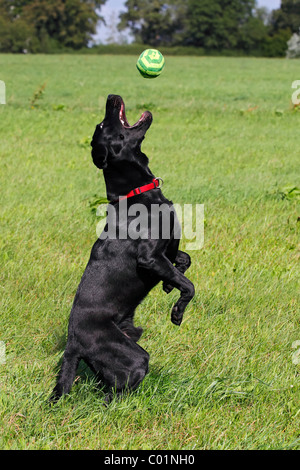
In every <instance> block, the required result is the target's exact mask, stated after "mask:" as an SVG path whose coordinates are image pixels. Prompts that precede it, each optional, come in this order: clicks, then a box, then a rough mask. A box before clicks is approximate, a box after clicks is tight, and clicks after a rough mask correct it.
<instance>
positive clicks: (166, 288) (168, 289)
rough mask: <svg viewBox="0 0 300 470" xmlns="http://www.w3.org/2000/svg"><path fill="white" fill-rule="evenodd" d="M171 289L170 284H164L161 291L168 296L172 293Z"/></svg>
mask: <svg viewBox="0 0 300 470" xmlns="http://www.w3.org/2000/svg"><path fill="white" fill-rule="evenodd" d="M173 289H174V287H173V286H171V284H165V283H163V291H164V292H165V293H166V294H170V292H172V290H173Z"/></svg>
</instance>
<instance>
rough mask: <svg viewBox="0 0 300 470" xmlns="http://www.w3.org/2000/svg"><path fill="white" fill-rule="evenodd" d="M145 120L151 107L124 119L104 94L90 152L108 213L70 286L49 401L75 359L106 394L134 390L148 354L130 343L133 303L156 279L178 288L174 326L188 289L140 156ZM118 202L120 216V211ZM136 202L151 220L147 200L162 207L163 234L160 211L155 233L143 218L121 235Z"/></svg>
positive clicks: (119, 103) (136, 334)
mask: <svg viewBox="0 0 300 470" xmlns="http://www.w3.org/2000/svg"><path fill="white" fill-rule="evenodd" d="M151 122H152V114H151V113H150V112H149V111H146V112H144V113H143V114H142V116H141V118H140V119H139V121H138V122H137V123H136V124H134V125H133V126H129V124H128V121H127V119H126V114H125V105H124V102H123V100H122V98H121V97H120V96H118V95H109V96H108V98H107V103H106V115H105V118H104V120H103V121H102V122H101V124H98V125H97V126H96V130H95V133H94V135H93V139H92V142H91V146H92V158H93V161H94V164H95V165H96V166H97V167H98V168H100V169H103V173H104V178H105V183H106V190H107V198H108V200H109V201H111V202H110V204H109V206H110V208H111V209H114V211H113V210H112V211H111V213H112V214H114V213H115V218H113V217H111V221H110V220H109V217H107V219H106V222H107V223H106V227H105V229H104V232H103V234H102V236H100V237H99V239H98V240H97V241H96V242H95V244H94V246H93V248H92V251H91V256H90V259H89V262H88V264H87V267H86V269H85V271H84V274H83V276H82V279H81V281H80V284H79V286H78V290H77V293H76V295H75V299H74V303H73V306H72V310H71V314H70V320H69V329H68V339H67V345H66V349H65V352H64V356H63V362H62V366H61V370H60V373H59V375H58V379H57V384H56V386H55V388H54V390H53V392H52V395H51V399H52V400H53V401H56V400H58V399H59V398H60V397H61V396H62V395H63V394H65V393H69V391H70V389H71V386H72V383H73V381H74V378H75V374H76V370H77V366H78V363H79V361H80V360H81V359H83V360H84V361H85V362H86V364H87V365H88V366H89V367H90V368H91V369H92V370H93V371H94V372H95V374H96V376H97V378H98V379H99V382H102V383H103V384H104V385H106V387H107V389H108V395H107V396H108V397H111V396H112V393H113V391H115V392H116V393H117V394H119V393H122V391H124V390H125V389H129V390H134V389H135V388H136V387H137V386H138V384H139V383H140V382H141V381H142V380H143V378H144V377H145V375H146V373H147V371H148V362H149V354H148V353H147V352H146V351H145V350H144V349H143V348H141V347H140V346H139V345H138V344H137V341H138V340H139V338H140V337H141V334H142V331H143V330H142V328H140V327H135V326H134V324H133V317H134V312H135V309H136V307H137V306H138V305H139V304H140V302H141V301H142V300H143V299H144V297H145V296H146V295H147V294H148V293H149V291H150V290H151V289H152V288H153V287H154V286H155V285H156V284H157V283H158V282H159V281H163V289H164V291H165V292H167V293H169V292H170V291H171V290H172V289H173V287H175V288H176V289H179V291H180V298H179V299H178V301H177V302H176V303H175V305H174V307H173V309H172V315H171V320H172V322H173V323H174V324H175V325H180V323H181V321H182V317H183V313H184V310H185V308H186V306H187V304H188V303H189V302H190V300H191V299H192V298H193V296H194V286H193V284H192V282H191V281H189V280H188V279H187V278H186V277H185V276H184V272H185V271H186V270H187V268H188V267H189V266H190V263H191V261H190V257H189V255H188V254H187V253H184V252H182V251H180V250H178V245H179V237H177V238H175V237H174V227H175V224H176V220H177V219H176V214H175V211H174V209H173V205H172V202H171V201H168V200H167V199H166V198H165V197H164V196H163V194H162V191H161V189H160V187H159V181H158V179H156V178H155V176H154V175H153V174H152V173H151V171H150V169H149V167H148V158H147V157H146V155H145V154H144V153H142V151H141V143H142V141H143V139H144V136H145V133H146V131H147V130H148V128H149V127H150V125H151ZM131 196H134V197H131ZM124 202H126V205H127V206H126V213H125V215H126V216H128V217H127V220H126V217H125V218H124V214H121V210H120V208H121V205H122V204H124ZM137 203H138V204H139V207H140V208H142V209H144V212H145V211H146V213H147V214H148V215H147V217H148V222H149V221H150V222H151V223H152V224H153V214H152V215H151V209H152V208H153V206H155V205H158V207H162V206H164V207H165V208H166V207H167V208H168V210H167V212H169V214H166V211H165V215H169V216H170V217H169V219H168V220H169V224H170V236H167V237H163V236H162V230H161V225H160V224H161V223H162V213H159V221H158V225H159V227H160V228H159V230H158V233H159V236H158V237H155V238H154V239H153V238H151V233H152V232H151V231H150V227H149V224H144V225H145V227H144V229H140V232H139V234H138V236H131V237H129V236H127V237H124V236H121V233H120V232H121V228H122V229H124V228H125V229H126V228H128V227H129V224H130V223H132V221H134V220H135V217H134V215H133V216H132V215H131V216H130V213H131V212H132V209H133V208H134V207H133V205H134V204H137ZM109 206H108V209H109ZM123 212H124V211H123ZM121 219H122V221H121ZM124 221H125V222H124ZM146 222H147V220H146ZM155 222H157V221H155V220H154V225H155ZM177 222H178V221H177ZM110 225H111V227H113V229H114V230H113V229H111V227H110ZM123 232H124V230H123ZM156 233H157V231H156ZM113 235H114V236H113ZM141 235H143V236H141ZM174 264H175V266H174Z"/></svg>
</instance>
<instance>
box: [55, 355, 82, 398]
mask: <svg viewBox="0 0 300 470" xmlns="http://www.w3.org/2000/svg"><path fill="white" fill-rule="evenodd" d="M79 360H80V357H79V356H78V355H77V354H76V353H75V352H74V351H70V350H69V349H68V347H67V348H66V350H65V353H64V357H63V361H62V365H61V369H60V372H59V374H58V378H57V383H56V385H55V387H54V389H53V391H52V394H51V396H50V401H51V402H56V401H57V400H59V399H60V397H61V396H62V395H64V394H66V393H69V392H70V390H71V387H72V384H73V382H74V379H75V375H76V370H77V367H78V363H79Z"/></svg>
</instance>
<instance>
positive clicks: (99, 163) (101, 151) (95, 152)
mask: <svg viewBox="0 0 300 470" xmlns="http://www.w3.org/2000/svg"><path fill="white" fill-rule="evenodd" d="M107 154H108V150H107V147H106V145H103V144H98V145H96V146H95V147H93V149H92V158H93V162H94V164H95V165H96V167H98V168H100V170H103V168H106V167H107Z"/></svg>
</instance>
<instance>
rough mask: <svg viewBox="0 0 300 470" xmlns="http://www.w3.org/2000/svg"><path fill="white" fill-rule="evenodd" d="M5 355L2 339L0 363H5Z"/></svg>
mask: <svg viewBox="0 0 300 470" xmlns="http://www.w3.org/2000/svg"><path fill="white" fill-rule="evenodd" d="M5 362H6V356H5V343H4V341H0V365H1V364H5Z"/></svg>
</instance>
